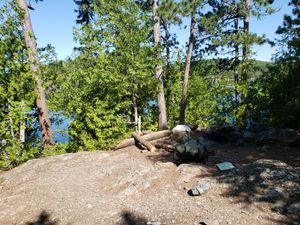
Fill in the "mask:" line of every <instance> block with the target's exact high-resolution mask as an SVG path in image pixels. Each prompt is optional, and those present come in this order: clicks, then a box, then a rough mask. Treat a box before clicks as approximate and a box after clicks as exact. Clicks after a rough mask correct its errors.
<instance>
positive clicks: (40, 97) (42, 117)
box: [18, 0, 53, 146]
mask: <svg viewBox="0 0 300 225" xmlns="http://www.w3.org/2000/svg"><path fill="white" fill-rule="evenodd" d="M18 6H19V8H20V12H21V13H20V16H21V18H22V20H23V21H22V28H23V32H24V37H25V43H26V47H27V48H28V52H29V53H28V54H29V62H30V63H31V64H30V69H31V71H32V74H33V77H34V80H35V89H36V108H37V111H38V117H39V122H40V126H41V130H42V138H43V145H44V146H48V145H51V144H52V143H53V140H52V131H51V123H50V119H49V112H48V107H47V103H46V97H45V93H44V90H43V87H42V81H41V79H40V70H39V58H38V52H37V49H36V42H35V39H34V33H33V29H32V25H31V20H30V15H29V11H28V8H27V3H26V0H18Z"/></svg>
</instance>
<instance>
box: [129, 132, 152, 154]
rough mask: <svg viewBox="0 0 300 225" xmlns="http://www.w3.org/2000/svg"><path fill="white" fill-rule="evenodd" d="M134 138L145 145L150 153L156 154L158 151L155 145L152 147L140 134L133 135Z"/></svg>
mask: <svg viewBox="0 0 300 225" xmlns="http://www.w3.org/2000/svg"><path fill="white" fill-rule="evenodd" d="M132 137H133V138H134V139H135V140H137V141H138V142H139V143H141V144H142V145H144V146H145V147H146V148H147V149H148V150H149V151H150V152H156V151H157V149H156V148H155V146H154V145H152V144H151V143H150V142H149V141H146V140H145V139H144V138H143V137H141V136H140V135H139V134H138V132H135V133H133V134H132Z"/></svg>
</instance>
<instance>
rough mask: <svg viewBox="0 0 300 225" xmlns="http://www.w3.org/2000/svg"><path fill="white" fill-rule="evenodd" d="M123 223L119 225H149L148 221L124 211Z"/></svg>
mask: <svg viewBox="0 0 300 225" xmlns="http://www.w3.org/2000/svg"><path fill="white" fill-rule="evenodd" d="M121 216H122V221H121V223H119V225H144V224H147V219H146V218H144V217H141V216H138V215H135V214H133V213H132V212H129V211H123V212H122V214H121Z"/></svg>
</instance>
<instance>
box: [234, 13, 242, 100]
mask: <svg viewBox="0 0 300 225" xmlns="http://www.w3.org/2000/svg"><path fill="white" fill-rule="evenodd" d="M236 13H238V12H236ZM234 32H235V34H238V32H239V18H238V16H236V18H235V19H234ZM239 57H240V54H239V45H238V44H237V43H236V44H235V45H234V75H233V76H234V92H235V93H234V95H235V96H234V97H235V103H236V105H238V104H239V103H241V102H240V96H239V93H238V90H237V85H238V83H239V73H238V68H237V67H238V66H239Z"/></svg>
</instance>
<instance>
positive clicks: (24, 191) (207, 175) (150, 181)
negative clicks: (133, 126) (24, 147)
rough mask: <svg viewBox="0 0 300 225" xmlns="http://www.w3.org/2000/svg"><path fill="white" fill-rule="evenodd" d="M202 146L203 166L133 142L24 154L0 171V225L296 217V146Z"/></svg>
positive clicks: (299, 170) (299, 165) (157, 224)
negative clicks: (110, 148) (221, 166)
mask: <svg viewBox="0 0 300 225" xmlns="http://www.w3.org/2000/svg"><path fill="white" fill-rule="evenodd" d="M207 145H208V148H209V150H214V153H215V155H213V156H210V157H209V161H208V164H207V165H201V164H181V165H179V166H177V165H175V164H174V163H173V162H172V154H171V153H168V152H164V151H162V152H159V153H150V152H146V151H141V150H139V149H137V148H136V147H131V148H127V149H122V150H119V151H116V152H80V153H76V154H65V155H60V156H53V157H47V158H42V159H37V160H30V161H28V162H27V163H25V164H23V165H21V166H19V167H17V168H14V169H12V170H10V171H6V172H2V173H0V224H28V225H40V224H45V225H56V224H120V225H121V224H123V225H126V224H128V225H129V224H153V225H161V224H207V225H217V224H220V225H225V224H233V225H237V224H241V225H243V224H245V225H248V224H257V225H260V224H300V216H299V215H300V187H299V184H300V182H299V181H300V179H299V176H300V149H299V147H288V146H282V145H274V146H256V145H250V144H246V145H244V146H242V147H241V146H236V145H232V144H220V143H216V142H211V141H207ZM224 161H230V162H232V163H234V165H235V166H236V168H235V169H233V170H230V171H223V172H222V171H218V170H217V169H216V167H215V164H216V163H220V162H224ZM198 182H205V183H206V184H208V185H209V189H208V191H207V192H206V193H204V194H202V195H201V196H189V195H188V193H187V192H188V190H189V189H190V188H191V187H193V186H194V185H195V184H197V183H198Z"/></svg>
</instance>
